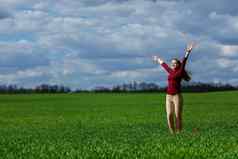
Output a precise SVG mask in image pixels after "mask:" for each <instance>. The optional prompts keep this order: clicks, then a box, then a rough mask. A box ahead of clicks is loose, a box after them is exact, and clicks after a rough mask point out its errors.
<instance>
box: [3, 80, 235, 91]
mask: <svg viewBox="0 0 238 159" xmlns="http://www.w3.org/2000/svg"><path fill="white" fill-rule="evenodd" d="M228 90H238V86H232V85H230V84H224V83H203V82H188V83H186V82H184V83H182V91H183V92H211V91H228ZM165 91H166V87H164V86H159V84H157V83H153V82H136V81H133V82H130V83H124V84H119V85H114V86H112V87H110V88H109V87H104V86H97V87H95V88H93V89H91V90H86V89H76V90H72V89H71V88H70V87H67V86H63V85H49V84H41V85H39V86H36V87H34V88H24V87H19V86H17V85H0V93H1V94H18V93H81V92H109V93H110V92H165Z"/></svg>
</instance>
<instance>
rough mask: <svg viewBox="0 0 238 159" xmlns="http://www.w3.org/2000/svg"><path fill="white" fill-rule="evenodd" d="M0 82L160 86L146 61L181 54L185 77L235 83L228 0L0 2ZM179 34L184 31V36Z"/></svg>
mask: <svg viewBox="0 0 238 159" xmlns="http://www.w3.org/2000/svg"><path fill="white" fill-rule="evenodd" d="M0 2H1V3H0V4H1V5H0V54H1V56H0V84H17V85H20V86H25V87H34V86H36V85H39V84H41V83H49V84H64V85H67V86H70V87H72V88H92V87H95V86H111V85H113V84H121V83H124V82H131V81H147V82H156V83H158V84H160V85H165V84H166V78H167V77H166V73H165V72H164V71H163V70H162V69H161V68H160V66H158V65H155V64H153V63H152V61H151V59H152V58H151V56H152V55H159V56H161V57H162V58H163V59H164V60H165V61H167V62H169V61H170V59H171V58H173V57H178V58H180V57H182V56H183V54H184V48H185V46H186V43H187V42H188V41H189V40H194V41H196V42H197V43H198V46H197V48H195V49H194V51H193V52H192V55H191V58H190V59H189V63H188V65H187V70H189V71H191V72H192V74H193V76H192V79H193V81H202V82H226V83H230V84H233V85H238V4H237V3H238V2H237V1H235V0H230V1H229V2H228V1H227V0H210V1H207V0H199V1H197V0H157V1H156V0H77V1H76V0H57V1H56V0H44V1H42V0H1V1H0ZM184 35H186V36H184Z"/></svg>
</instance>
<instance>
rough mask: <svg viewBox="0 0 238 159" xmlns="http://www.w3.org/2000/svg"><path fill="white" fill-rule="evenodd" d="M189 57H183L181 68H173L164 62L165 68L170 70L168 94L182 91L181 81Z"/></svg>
mask: <svg viewBox="0 0 238 159" xmlns="http://www.w3.org/2000/svg"><path fill="white" fill-rule="evenodd" d="M186 61H187V57H185V58H183V60H182V62H181V65H180V67H179V68H177V69H175V70H173V69H171V68H170V67H169V66H168V65H167V64H166V63H163V64H162V66H163V68H164V69H165V70H166V71H167V72H168V74H169V75H168V87H167V94H171V95H174V94H177V93H180V92H181V81H182V78H183V76H184V73H185V71H184V68H185V65H186Z"/></svg>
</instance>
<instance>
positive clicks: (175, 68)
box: [154, 45, 193, 134]
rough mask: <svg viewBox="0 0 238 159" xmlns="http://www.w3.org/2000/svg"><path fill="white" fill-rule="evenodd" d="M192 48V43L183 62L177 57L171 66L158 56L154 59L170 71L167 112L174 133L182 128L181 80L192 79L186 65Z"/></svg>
mask: <svg viewBox="0 0 238 159" xmlns="http://www.w3.org/2000/svg"><path fill="white" fill-rule="evenodd" d="M192 48H193V46H192V45H189V46H188V47H187V48H186V54H185V56H184V58H183V59H182V62H180V61H179V60H178V59H176V58H174V59H172V61H171V67H169V66H168V65H167V64H166V63H165V62H164V61H163V60H162V59H161V58H159V57H156V56H155V57H154V61H155V62H156V63H159V64H160V65H161V66H162V67H163V68H164V69H165V70H166V71H167V72H168V87H167V95H166V112H167V121H168V127H169V130H170V132H171V133H172V134H174V133H175V132H178V133H179V132H180V131H181V130H182V108H183V97H182V94H181V81H182V80H186V81H189V80H190V77H189V76H188V74H187V72H186V71H185V65H186V61H187V59H188V56H189V54H190V53H191V51H192ZM174 115H175V125H176V127H175V126H174Z"/></svg>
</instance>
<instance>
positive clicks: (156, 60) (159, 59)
mask: <svg viewBox="0 0 238 159" xmlns="http://www.w3.org/2000/svg"><path fill="white" fill-rule="evenodd" d="M153 61H154V62H155V63H159V64H160V65H161V66H162V67H163V68H164V69H165V70H166V71H167V72H168V73H170V72H171V71H172V69H171V68H170V67H169V66H168V65H167V64H166V63H165V62H164V61H163V60H162V59H161V58H159V57H157V56H154V57H153Z"/></svg>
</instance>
